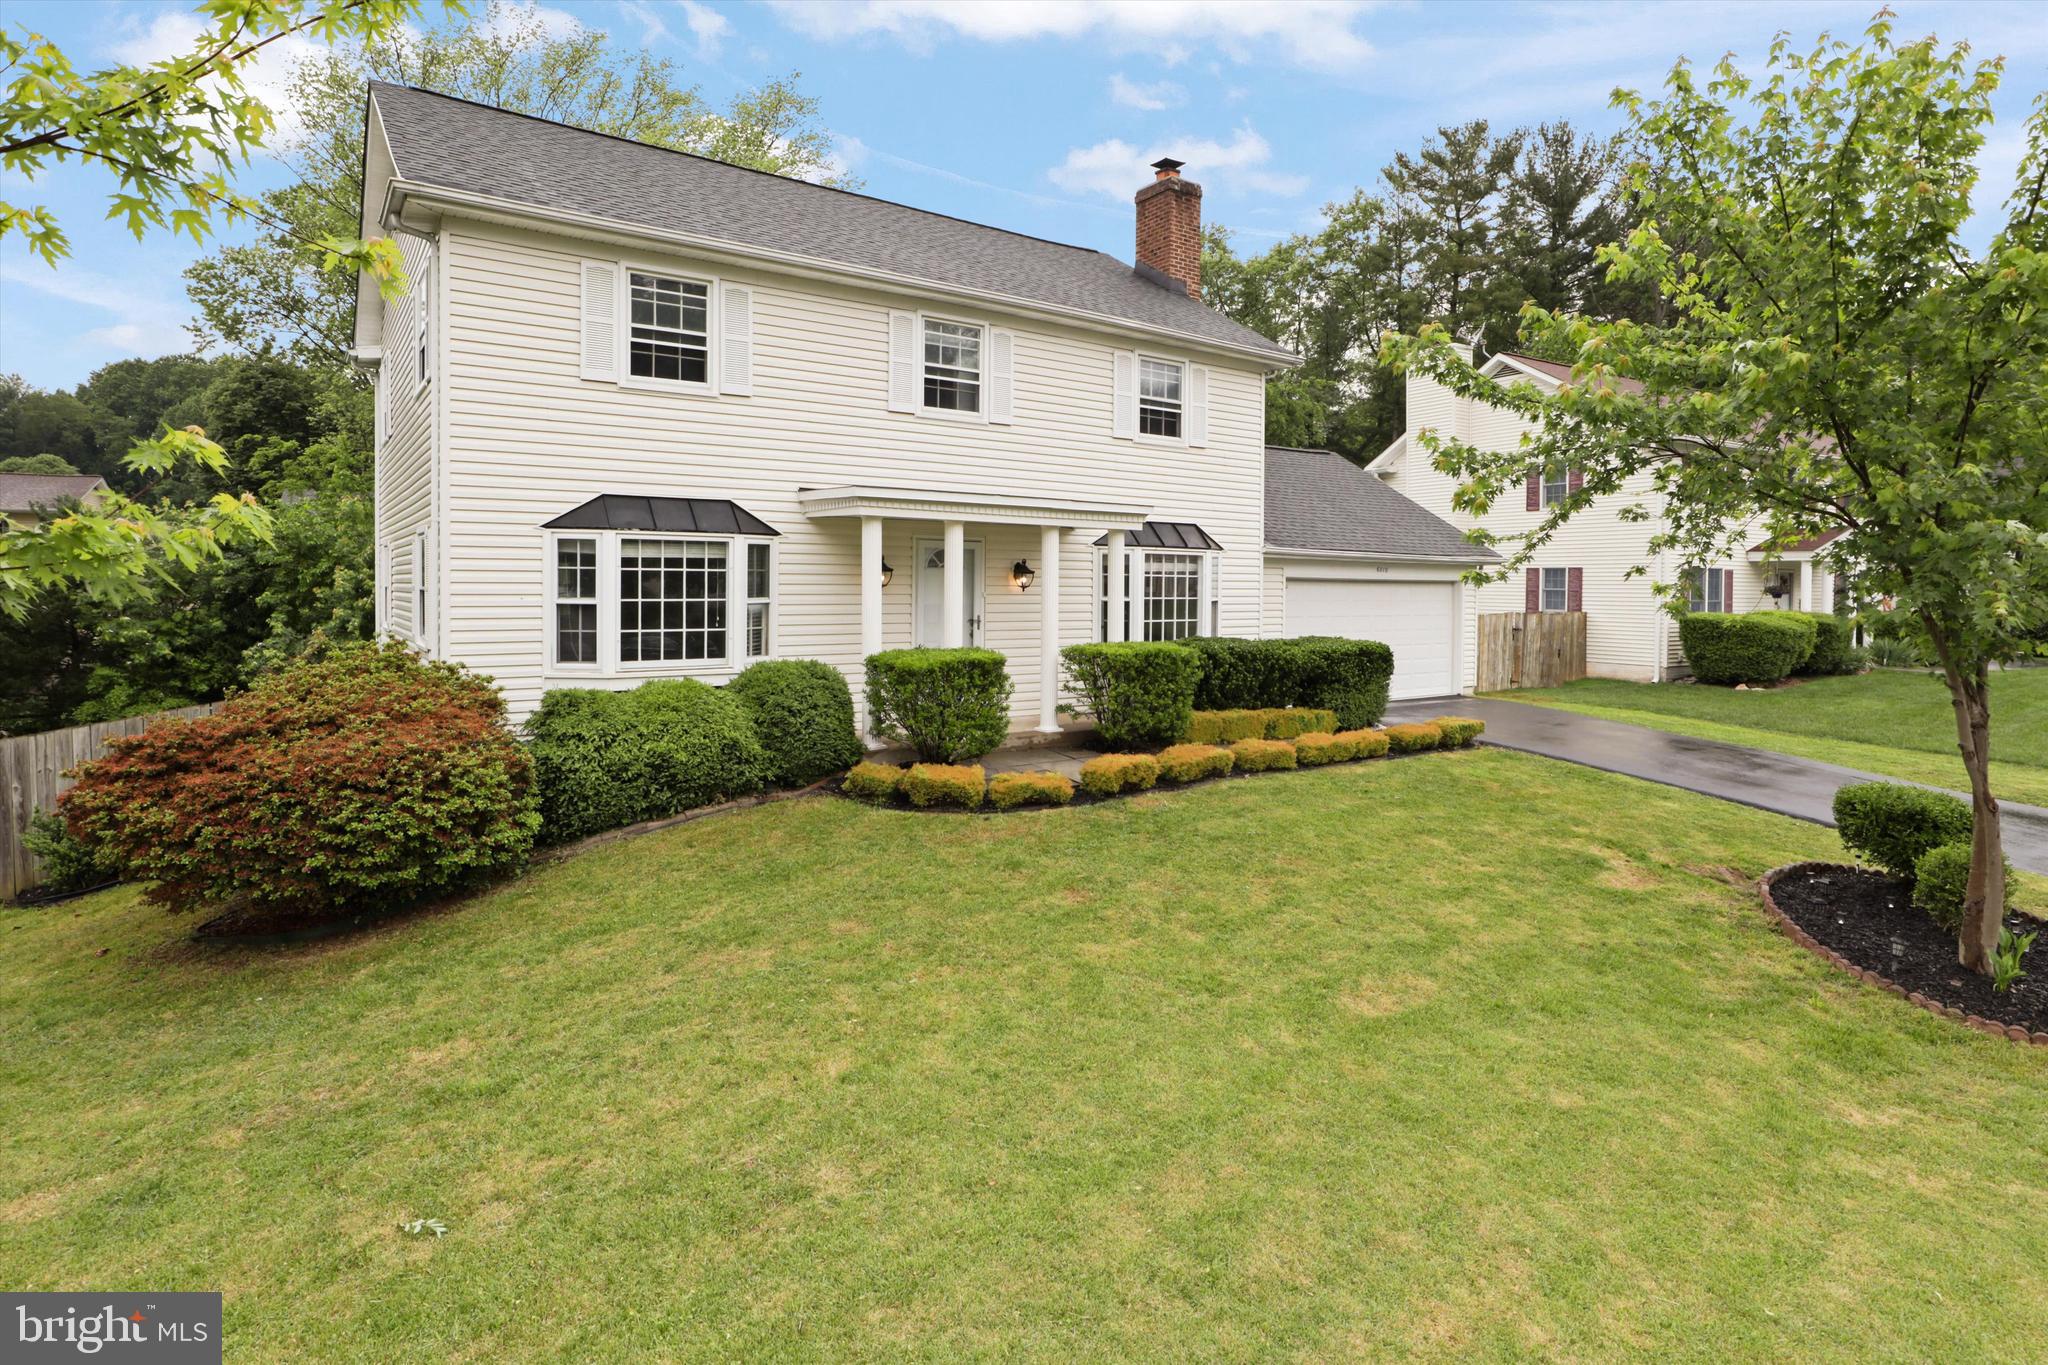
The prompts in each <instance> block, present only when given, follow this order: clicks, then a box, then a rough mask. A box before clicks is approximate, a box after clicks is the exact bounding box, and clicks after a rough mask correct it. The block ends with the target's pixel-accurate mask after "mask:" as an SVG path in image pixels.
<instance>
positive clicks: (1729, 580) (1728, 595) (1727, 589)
mask: <svg viewBox="0 0 2048 1365" xmlns="http://www.w3.org/2000/svg"><path fill="white" fill-rule="evenodd" d="M1721 610H1722V611H1734V610H1735V570H1733V569H1723V570H1721Z"/></svg>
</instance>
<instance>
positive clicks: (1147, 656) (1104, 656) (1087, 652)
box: [1060, 641, 1202, 749]
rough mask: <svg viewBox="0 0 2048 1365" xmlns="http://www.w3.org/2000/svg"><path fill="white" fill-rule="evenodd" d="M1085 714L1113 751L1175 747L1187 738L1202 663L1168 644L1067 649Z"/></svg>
mask: <svg viewBox="0 0 2048 1365" xmlns="http://www.w3.org/2000/svg"><path fill="white" fill-rule="evenodd" d="M1060 658H1061V659H1062V660H1063V661H1064V662H1065V663H1066V668H1067V682H1068V685H1069V686H1071V687H1072V688H1073V689H1074V691H1075V693H1076V694H1078V695H1079V697H1080V699H1081V709H1082V710H1083V711H1085V712H1087V713H1088V714H1089V715H1092V716H1093V717H1095V728H1096V729H1097V730H1098V731H1100V732H1101V734H1102V738H1103V742H1104V743H1106V744H1108V745H1109V746H1110V747H1111V748H1114V749H1131V748H1144V747H1146V746H1148V745H1153V744H1171V743H1173V742H1174V741H1175V740H1177V739H1179V738H1180V737H1181V736H1182V735H1184V734H1186V733H1187V729H1188V716H1189V715H1190V713H1191V712H1192V711H1193V710H1194V704H1195V679H1196V678H1197V677H1199V676H1200V674H1201V667H1202V665H1201V660H1200V659H1199V658H1198V657H1197V656H1196V655H1195V652H1194V651H1193V650H1191V649H1187V648H1184V647H1183V646H1181V645H1177V644H1168V643H1166V642H1164V641H1153V642H1135V641H1133V642H1125V643H1120V644H1100V645H1068V646H1067V647H1066V648H1065V649H1063V650H1061V651H1060Z"/></svg>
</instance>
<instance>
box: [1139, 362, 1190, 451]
mask: <svg viewBox="0 0 2048 1365" xmlns="http://www.w3.org/2000/svg"><path fill="white" fill-rule="evenodd" d="M1181 378H1182V374H1181V366H1180V362H1179V361H1175V360H1154V359H1152V358H1151V357H1150V356H1140V357H1138V434H1139V435H1141V436H1167V437H1171V438H1173V439H1175V440H1178V439H1179V438H1180V426H1181V421H1180V419H1181V410H1182V397H1181Z"/></svg>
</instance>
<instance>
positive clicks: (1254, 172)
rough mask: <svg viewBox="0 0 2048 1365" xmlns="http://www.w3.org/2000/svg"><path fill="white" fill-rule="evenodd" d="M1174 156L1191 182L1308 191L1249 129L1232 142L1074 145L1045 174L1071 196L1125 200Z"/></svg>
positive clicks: (1282, 192) (1287, 194)
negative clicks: (1276, 165)
mask: <svg viewBox="0 0 2048 1365" xmlns="http://www.w3.org/2000/svg"><path fill="white" fill-rule="evenodd" d="M1163 156H1170V157H1173V158H1175V159H1176V160H1180V161H1185V162H1187V163H1188V176H1189V178H1190V179H1192V180H1196V181H1201V182H1204V183H1210V184H1217V185H1222V186H1227V187H1229V188H1230V189H1232V190H1236V191H1242V192H1246V193H1251V194H1267V195H1278V196H1281V197H1283V198H1291V197H1293V196H1294V195H1298V194H1300V193H1302V192H1303V191H1304V190H1306V189H1307V188H1308V185H1309V181H1308V177H1307V176H1305V175H1296V174H1293V173H1292V172H1287V171H1276V170H1273V169H1272V168H1271V167H1270V166H1269V165H1268V164H1267V163H1268V162H1270V161H1271V160H1272V159H1273V147H1272V144H1270V143H1269V142H1267V141H1266V139H1264V138H1263V137H1260V136H1259V135H1258V134H1257V133H1256V132H1254V131H1252V129H1250V128H1240V129H1238V130H1237V134H1236V136H1234V137H1232V138H1231V140H1230V141H1229V142H1218V141H1216V140H1215V139H1213V138H1194V137H1179V138H1161V139H1158V140H1157V141H1156V142H1154V143H1152V144H1151V145H1150V146H1148V147H1144V148H1139V147H1134V146H1132V145H1131V144H1130V143H1128V142H1125V141H1124V140H1123V139H1122V138H1111V139H1110V140H1109V141H1107V142H1098V143H1096V144H1095V145H1094V146H1093V147H1076V148H1074V149H1072V150H1071V151H1069V152H1068V153H1067V159H1066V160H1065V161H1063V162H1061V163H1060V164H1059V165H1057V166H1055V167H1053V168H1052V169H1051V170H1050V171H1048V172H1046V174H1047V176H1048V178H1050V179H1051V181H1052V183H1053V184H1055V185H1058V186H1059V187H1060V188H1061V189H1063V190H1066V191H1068V192H1069V193H1071V194H1100V195H1104V196H1106V197H1108V198H1111V199H1117V200H1124V199H1128V198H1130V197H1131V195H1133V194H1135V193H1137V191H1138V190H1139V189H1141V188H1142V187H1143V186H1144V185H1145V183H1146V181H1148V180H1149V179H1151V174H1152V172H1151V163H1152V162H1154V161H1157V160H1158V159H1159V158H1160V157H1163Z"/></svg>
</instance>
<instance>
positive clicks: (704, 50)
mask: <svg viewBox="0 0 2048 1365" xmlns="http://www.w3.org/2000/svg"><path fill="white" fill-rule="evenodd" d="M676 3H677V4H678V5H680V6H681V7H682V11H683V22H684V23H685V24H688V25H689V26H690V36H691V37H693V38H695V39H696V40H697V56H698V57H700V58H702V59H704V60H707V61H708V60H710V59H711V58H713V57H716V56H717V55H718V49H719V48H720V47H722V46H723V45H724V43H725V40H726V39H727V38H730V37H731V36H732V20H730V19H728V18H726V17H725V16H724V15H723V14H720V13H719V12H718V11H717V10H715V9H713V8H711V6H709V5H700V4H698V3H697V0H676Z"/></svg>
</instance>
